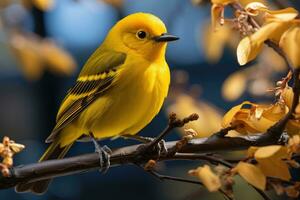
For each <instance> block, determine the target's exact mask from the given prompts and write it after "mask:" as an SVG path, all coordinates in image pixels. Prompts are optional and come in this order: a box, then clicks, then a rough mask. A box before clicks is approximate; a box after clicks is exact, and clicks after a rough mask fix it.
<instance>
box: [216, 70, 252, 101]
mask: <svg viewBox="0 0 300 200" xmlns="http://www.w3.org/2000/svg"><path fill="white" fill-rule="evenodd" d="M246 83H247V78H246V77H245V74H244V73H243V72H235V73H233V74H231V75H230V76H229V77H228V78H227V79H226V80H225V81H224V83H223V86H222V96H223V97H224V98H225V99H226V100H228V101H234V100H236V99H238V98H239V97H241V95H242V94H243V92H244V91H245V89H246Z"/></svg>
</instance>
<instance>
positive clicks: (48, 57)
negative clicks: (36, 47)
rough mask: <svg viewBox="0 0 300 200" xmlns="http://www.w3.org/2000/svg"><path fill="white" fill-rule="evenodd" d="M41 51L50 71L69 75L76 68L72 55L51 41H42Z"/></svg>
mask: <svg viewBox="0 0 300 200" xmlns="http://www.w3.org/2000/svg"><path fill="white" fill-rule="evenodd" d="M41 51H42V55H43V58H44V60H45V62H46V63H47V66H48V68H49V70H50V71H53V72H55V73H58V74H63V75H71V74H72V73H73V72H75V70H76V63H75V61H74V59H73V57H72V56H71V55H70V54H69V53H68V52H67V51H65V50H63V49H61V48H59V47H58V46H57V45H56V44H55V43H53V42H51V41H47V40H45V41H43V42H42V44H41Z"/></svg>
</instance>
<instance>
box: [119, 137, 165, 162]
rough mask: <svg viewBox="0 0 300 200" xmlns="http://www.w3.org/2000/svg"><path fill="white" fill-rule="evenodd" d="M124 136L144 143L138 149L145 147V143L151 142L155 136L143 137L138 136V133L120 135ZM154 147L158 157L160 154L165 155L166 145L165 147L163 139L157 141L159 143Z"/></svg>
mask: <svg viewBox="0 0 300 200" xmlns="http://www.w3.org/2000/svg"><path fill="white" fill-rule="evenodd" d="M122 136H123V137H124V138H129V139H133V140H136V141H139V142H142V143H145V145H142V146H141V147H140V149H141V150H142V149H147V143H150V142H152V141H153V140H154V139H155V138H152V137H144V136H139V135H129V134H126V135H122ZM155 149H156V150H157V154H158V157H160V156H161V155H166V154H167V153H168V150H167V147H166V142H165V140H161V141H159V143H158V144H157V145H156V146H155Z"/></svg>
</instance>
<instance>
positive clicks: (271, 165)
mask: <svg viewBox="0 0 300 200" xmlns="http://www.w3.org/2000/svg"><path fill="white" fill-rule="evenodd" d="M257 162H258V166H259V168H260V169H261V170H262V171H263V173H264V174H265V175H266V176H268V177H275V178H280V179H282V180H286V181H288V180H290V179H291V174H290V171H289V167H288V165H287V164H286V163H285V162H284V161H282V160H280V159H275V158H269V159H258V160H257Z"/></svg>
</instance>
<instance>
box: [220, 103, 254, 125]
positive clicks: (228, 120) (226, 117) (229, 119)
mask: <svg viewBox="0 0 300 200" xmlns="http://www.w3.org/2000/svg"><path fill="white" fill-rule="evenodd" d="M245 104H251V103H250V102H249V101H244V102H243V103H241V104H240V105H237V106H234V107H233V108H231V109H230V110H229V111H228V112H227V113H226V114H225V115H224V117H223V120H222V127H223V128H226V127H229V126H230V125H231V122H232V121H233V118H234V117H235V115H236V114H237V113H238V112H239V111H240V110H241V108H242V107H243V106H244V105H245Z"/></svg>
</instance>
